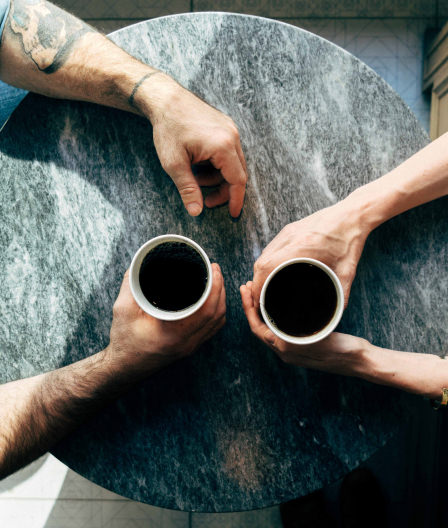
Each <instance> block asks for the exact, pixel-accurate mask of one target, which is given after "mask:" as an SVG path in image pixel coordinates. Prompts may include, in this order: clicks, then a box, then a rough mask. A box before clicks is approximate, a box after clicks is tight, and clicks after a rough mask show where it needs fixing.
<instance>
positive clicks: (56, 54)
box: [7, 0, 95, 73]
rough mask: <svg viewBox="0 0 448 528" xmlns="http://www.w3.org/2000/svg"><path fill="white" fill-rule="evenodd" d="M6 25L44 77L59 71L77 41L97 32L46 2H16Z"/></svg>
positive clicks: (28, 0)
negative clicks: (16, 36)
mask: <svg viewBox="0 0 448 528" xmlns="http://www.w3.org/2000/svg"><path fill="white" fill-rule="evenodd" d="M7 25H8V28H9V29H10V30H11V31H12V32H13V33H14V34H16V35H18V36H19V37H20V39H21V43H22V48H23V51H24V52H25V53H26V55H28V56H29V57H30V58H31V60H32V61H33V62H34V64H35V65H36V66H37V67H38V68H39V70H40V71H42V72H44V73H54V72H56V71H58V70H59V69H60V68H61V67H62V66H63V65H64V64H65V62H66V61H67V59H68V57H69V55H70V53H71V51H72V50H73V48H74V47H75V46H76V43H77V41H78V40H79V39H80V38H81V37H82V36H83V35H84V34H86V33H89V32H94V31H95V30H94V29H93V28H91V27H90V26H88V25H87V24H85V23H84V22H82V21H81V20H79V19H77V18H76V17H74V16H72V15H70V14H69V13H66V12H65V11H63V10H62V9H59V7H56V6H55V5H53V4H50V3H49V2H46V1H44V0H13V1H12V4H11V9H10V13H9V17H8V22H7Z"/></svg>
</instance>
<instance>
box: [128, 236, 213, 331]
mask: <svg viewBox="0 0 448 528" xmlns="http://www.w3.org/2000/svg"><path fill="white" fill-rule="evenodd" d="M165 242H182V243H184V244H187V245H189V246H191V247H192V248H193V249H195V250H196V251H197V252H198V253H199V255H200V256H201V257H202V260H203V261H204V264H205V265H206V267H207V282H206V284H205V289H204V292H203V293H202V295H201V297H200V298H199V299H198V300H197V301H196V302H195V303H194V304H192V305H191V306H188V307H187V308H185V309H184V310H178V311H172V312H170V311H167V310H161V309H160V308H157V307H156V306H154V305H153V304H151V303H150V302H149V301H148V299H147V298H146V297H145V296H144V294H143V292H142V289H141V286H140V280H139V275H140V268H141V265H142V263H143V260H144V258H145V257H146V255H147V254H148V253H149V252H150V251H151V250H152V249H154V248H155V247H157V246H159V245H160V244H164V243H165ZM129 283H130V287H131V292H132V295H133V296H134V299H135V301H136V302H137V304H138V305H139V306H140V308H141V309H142V310H143V311H144V312H146V313H147V314H149V315H152V316H153V317H156V318H157V319H162V320H163V321H178V320H179V319H185V317H188V316H190V315H192V314H194V313H195V312H196V311H197V310H199V308H200V307H201V306H202V305H203V304H204V303H205V301H206V300H207V298H208V296H209V295H210V291H211V289H212V283H213V272H212V265H211V264H210V260H209V258H208V256H207V253H206V252H205V251H204V250H203V249H202V248H201V246H200V245H199V244H197V243H196V242H195V241H194V240H191V239H190V238H187V237H184V236H181V235H172V234H169V235H161V236H158V237H155V238H152V239H151V240H149V241H148V242H146V243H145V244H143V246H141V247H140V249H139V250H138V251H137V253H136V254H135V255H134V258H133V259H132V263H131V269H130V271H129Z"/></svg>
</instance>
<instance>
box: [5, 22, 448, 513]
mask: <svg viewBox="0 0 448 528" xmlns="http://www.w3.org/2000/svg"><path fill="white" fill-rule="evenodd" d="M111 38H112V40H114V41H115V42H116V43H118V44H119V45H121V46H122V47H124V48H125V49H126V50H128V51H129V52H130V53H131V54H133V55H135V56H136V57H138V58H139V59H141V60H143V61H146V62H148V63H150V64H152V65H153V66H155V67H158V68H161V69H163V70H165V71H167V72H168V73H170V74H171V75H173V76H174V77H175V78H176V79H177V80H178V81H180V82H181V83H182V84H184V85H185V86H186V87H188V88H189V89H190V90H192V91H193V92H195V93H197V94H198V95H200V96H201V97H203V98H204V99H206V100H207V101H208V102H209V103H211V104H212V105H214V106H215V107H217V108H219V109H221V110H223V111H224V112H226V113H228V114H229V115H230V116H231V117H232V118H233V119H234V120H235V122H236V123H237V125H238V127H239V130H240V132H241V137H242V143H243V148H244V151H245V154H246V158H247V165H248V171H249V175H250V179H249V184H248V189H247V199H246V203H245V208H244V212H243V214H242V216H241V218H240V219H239V221H237V222H233V221H231V219H230V217H229V215H228V211H227V208H225V207H223V208H219V209H213V210H206V211H205V212H204V213H203V214H202V216H200V217H199V218H190V217H189V216H188V215H187V213H186V212H185V211H184V208H183V206H182V203H181V200H180V198H179V196H178V193H177V191H176V189H175V187H174V185H173V184H172V182H171V181H170V179H169V178H168V177H167V175H166V174H165V173H164V172H163V170H162V169H161V167H160V164H159V161H158V159H157V156H156V152H155V150H154V147H153V143H152V135H151V127H150V125H149V124H148V122H146V121H145V120H144V119H142V118H139V117H136V116H133V115H130V114H126V113H124V112H120V111H115V110H111V109H107V108H101V107H96V106H93V105H88V104H82V103H73V102H62V101H55V100H48V99H45V98H43V97H38V96H28V97H27V98H26V99H25V101H24V102H23V103H22V105H21V106H20V107H19V109H18V111H17V112H16V113H15V114H14V115H13V117H12V119H11V120H10V122H9V123H8V125H7V126H6V127H5V129H4V130H3V132H2V133H1V134H0V167H1V174H2V177H1V178H0V196H1V209H0V211H1V212H0V239H1V247H2V251H1V255H0V259H1V265H0V306H1V308H2V309H1V312H0V365H1V367H0V376H1V379H0V381H1V382H6V381H8V380H13V379H17V378H21V377H24V376H30V375H33V374H36V373H39V372H43V371H46V370H49V369H53V368H57V367H59V366H61V365H66V364H68V363H71V362H73V361H76V360H79V359H81V358H83V357H86V356H88V355H90V354H93V353H95V352H97V351H98V350H100V349H101V348H102V347H104V346H105V345H106V344H107V343H108V334H109V328H110V323H111V309H112V304H113V302H114V300H115V298H116V296H117V293H118V288H119V285H120V282H121V279H122V275H123V272H124V270H125V269H126V268H127V267H128V266H129V264H130V261H131V258H132V255H133V254H134V252H135V251H136V249H137V248H138V247H139V246H140V245H141V244H142V243H143V242H145V241H146V240H148V239H150V238H151V237H154V236H156V235H160V234H163V233H168V232H170V233H179V234H182V235H186V236H188V237H191V238H193V239H194V240H196V241H197V242H198V243H199V244H201V245H202V247H204V249H205V250H206V251H207V252H208V254H209V255H210V256H211V258H212V259H213V260H215V261H217V262H219V263H220V264H221V266H222V269H223V273H224V276H225V281H226V286H227V295H228V323H227V325H226V327H225V328H224V329H223V330H222V331H221V332H220V333H219V334H218V335H217V336H216V337H215V338H214V339H213V340H212V341H211V342H209V343H207V344H206V345H204V346H203V347H202V349H200V350H199V351H198V353H197V354H196V355H195V356H194V357H192V358H189V359H187V360H184V361H182V362H180V363H177V364H174V365H172V366H171V367H169V368H167V369H166V370H164V371H163V372H160V373H159V374H157V375H155V376H153V377H152V378H151V379H148V380H147V381H146V382H144V383H142V384H141V385H139V386H138V387H136V388H135V390H133V391H132V392H130V393H129V394H128V395H126V396H124V397H122V398H121V399H119V400H118V401H117V402H116V403H114V404H112V405H110V406H109V407H108V408H107V409H105V410H104V411H103V412H102V413H100V414H99V415H98V416H97V417H95V419H93V420H91V421H90V422H88V423H86V424H85V425H83V426H82V427H80V428H79V429H78V430H77V431H76V432H74V433H73V434H71V435H70V436H69V437H68V438H67V439H66V440H64V441H63V442H61V443H60V444H59V445H58V446H57V447H56V448H55V449H54V451H53V452H54V454H55V455H56V456H57V457H58V458H60V459H61V460H62V461H63V462H65V463H66V464H68V466H69V467H71V468H72V469H74V470H75V471H77V472H78V473H80V474H81V475H84V476H85V477H87V478H88V479H90V480H92V481H94V482H96V483H98V484H100V485H101V486H104V487H105V488H108V489H110V490H113V491H115V492H117V493H119V494H121V495H124V496H126V497H130V498H132V499H135V500H139V501H142V502H146V503H150V504H153V505H157V506H162V507H167V508H173V509H180V510H195V511H209V512H222V511H238V510H249V509H255V508H260V507H264V506H268V505H272V504H275V503H280V502H282V501H286V500H289V499H292V498H294V497H298V496H301V495H304V494H307V493H309V492H312V491H313V490H316V489H318V488H320V487H321V486H323V485H325V484H326V483H329V482H333V481H335V480H336V479H338V478H340V477H341V476H343V475H344V474H345V473H346V472H348V471H349V470H351V469H352V468H354V467H356V466H357V465H359V464H360V463H361V462H362V461H364V460H366V459H367V458H368V457H369V456H370V455H371V454H372V453H374V452H375V451H376V450H378V449H379V448H380V447H381V446H383V445H384V444H385V443H386V442H387V440H388V439H389V438H390V437H391V436H392V435H393V434H394V433H395V432H396V431H397V429H398V428H399V427H400V425H401V424H402V422H403V421H404V420H405V419H406V415H407V414H409V412H410V411H409V408H410V404H411V403H412V401H413V400H412V397H410V396H408V395H405V394H401V393H399V392H398V391H395V390H392V389H387V388H384V387H379V386H374V385H371V384H368V383H366V382H362V381H359V380H355V379H350V378H343V377H339V376H335V375H329V374H322V373H319V372H314V371H306V370H303V369H300V368H295V367H292V366H288V365H285V364H282V363H281V361H280V360H279V359H278V358H277V357H276V356H275V355H274V354H273V353H272V352H271V351H270V350H269V349H267V348H265V347H264V346H263V345H262V344H261V343H259V342H258V341H257V340H256V339H255V338H254V337H253V336H252V335H251V333H250V331H249V328H248V325H247V323H246V320H245V317H244V314H243V310H242V307H241V304H240V298H239V293H238V287H239V285H240V284H241V283H243V282H245V281H247V280H248V279H250V277H251V274H252V266H253V263H254V261H255V259H256V258H257V257H258V256H259V254H260V252H261V250H262V248H263V247H264V246H265V245H266V244H267V243H268V242H269V241H270V240H271V239H272V238H273V237H274V236H275V235H276V234H277V233H278V231H279V230H280V229H281V228H282V227H283V226H284V225H285V224H287V223H288V222H291V221H293V220H296V219H299V218H302V217H304V216H306V215H309V214H310V213H312V212H313V211H316V210H318V209H320V208H322V207H325V206H328V205H330V204H333V203H335V202H336V201H338V200H340V199H341V198H344V197H345V196H346V195H347V194H348V193H349V192H350V191H352V190H354V189H355V188H356V187H358V186H359V185H362V184H364V183H366V182H368V181H369V180H372V179H374V178H377V177H379V176H381V175H382V174H383V173H385V172H387V171H388V170H389V169H391V168H392V167H394V166H396V165H397V164H398V163H400V162H401V161H402V160H404V159H406V158H407V157H408V156H410V155H411V154H412V153H414V152H416V151H417V150H418V149H420V148H421V147H422V146H424V145H425V144H426V143H427V142H428V138H427V136H426V134H425V132H424V131H423V130H422V129H421V127H420V125H419V124H418V122H417V120H416V118H415V117H414V115H413V114H412V113H411V111H410V110H409V108H408V107H407V106H406V105H405V104H404V103H403V101H402V100H401V99H400V98H399V97H398V96H397V94H396V93H395V92H393V90H392V89H391V88H390V87H389V86H388V85H387V84H386V83H385V82H384V81H383V80H381V79H380V78H379V77H378V76H377V75H376V74H375V73H374V72H373V71H372V70H370V69H369V68H368V67H367V66H365V65H364V64H362V63H361V62H359V61H358V60H357V59H355V58H354V57H353V56H351V55H350V54H348V53H346V52H344V51H343V50H341V49H340V48H338V47H336V46H334V45H332V44H330V43H329V42H327V41H325V40H323V39H321V38H318V37H316V36H315V35H313V34H311V33H308V32H306V31H302V30H300V29H298V28H295V27H293V26H290V25H286V24H283V23H279V22H275V21H272V20H267V19H262V18H256V17H249V16H238V15H227V14H221V13H213V14H211V13H196V14H188V15H179V16H172V17H167V18H161V19H155V20H151V21H149V22H144V23H140V24H137V25H134V26H131V27H128V28H126V29H123V30H121V31H119V32H117V33H114V34H113V35H112V37H111ZM447 205H448V202H447V200H446V199H442V200H438V201H436V202H433V203H431V204H428V205H425V206H423V207H420V208H418V209H416V210H414V211H411V212H409V213H406V214H403V215H401V216H400V217H398V218H396V219H394V220H393V221H390V222H388V223H387V224H386V225H384V226H382V227H381V228H379V229H378V230H377V231H376V232H375V233H373V234H372V236H371V237H370V238H369V240H368V242H367V245H366V248H365V251H364V254H363V257H362V260H361V262H360V266H359V271H358V275H357V277H356V280H355V282H354V284H353V290H352V294H351V299H350V304H349V307H348V309H347V310H346V312H345V314H344V317H343V320H342V322H341V324H340V326H339V329H340V330H342V331H346V332H350V333H353V334H356V335H359V336H364V337H366V338H368V339H370V340H372V341H373V342H374V343H376V344H377V345H380V346H387V347H390V348H396V349H399V350H414V351H419V352H428V353H436V352H438V351H441V350H442V348H443V346H446V343H447V342H448V309H447V308H448V279H447V274H446V264H447V262H448V258H447V247H446V240H447V239H448V222H447V210H448V209H447Z"/></svg>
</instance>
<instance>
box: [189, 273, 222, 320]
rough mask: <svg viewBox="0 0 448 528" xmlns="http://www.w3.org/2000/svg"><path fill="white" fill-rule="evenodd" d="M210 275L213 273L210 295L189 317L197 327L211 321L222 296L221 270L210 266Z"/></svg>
mask: <svg viewBox="0 0 448 528" xmlns="http://www.w3.org/2000/svg"><path fill="white" fill-rule="evenodd" d="M212 273H213V278H212V280H213V283H212V289H211V290H210V295H209V296H208V299H207V300H206V301H205V303H204V305H203V306H201V308H200V309H199V310H198V311H197V312H196V313H195V314H193V315H192V316H191V317H195V319H196V321H195V323H194V324H195V325H196V326H199V325H200V324H202V325H206V324H207V323H208V322H209V321H210V320H212V319H213V317H214V316H215V313H216V311H217V309H218V305H219V301H220V298H221V295H222V290H223V285H224V279H223V276H222V273H221V268H220V267H219V265H218V264H216V263H213V264H212Z"/></svg>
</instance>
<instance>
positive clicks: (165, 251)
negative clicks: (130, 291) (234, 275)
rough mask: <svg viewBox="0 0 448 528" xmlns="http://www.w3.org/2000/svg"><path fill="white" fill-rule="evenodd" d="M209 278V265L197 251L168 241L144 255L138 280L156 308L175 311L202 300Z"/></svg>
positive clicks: (144, 293) (179, 243) (181, 243)
mask: <svg viewBox="0 0 448 528" xmlns="http://www.w3.org/2000/svg"><path fill="white" fill-rule="evenodd" d="M207 276H208V274H207V266H206V265H205V262H204V260H203V258H202V256H201V255H200V254H199V253H198V252H197V251H196V250H195V249H194V248H192V247H191V246H189V245H188V244H185V243H183V242H165V243H163V244H160V245H158V246H156V247H155V248H154V249H152V250H151V251H150V252H149V253H148V254H147V255H146V256H145V258H144V259H143V262H142V265H141V268H140V274H139V281H140V287H141V289H142V292H143V295H144V296H145V297H146V299H147V300H148V301H149V302H150V303H151V304H152V305H153V306H155V307H156V308H159V309H160V310H166V311H170V312H176V311H179V310H184V309H185V308H188V307H189V306H191V305H193V304H194V303H195V302H197V301H198V300H199V299H200V298H201V295H202V294H203V292H204V290H205V287H206V284H207Z"/></svg>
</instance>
